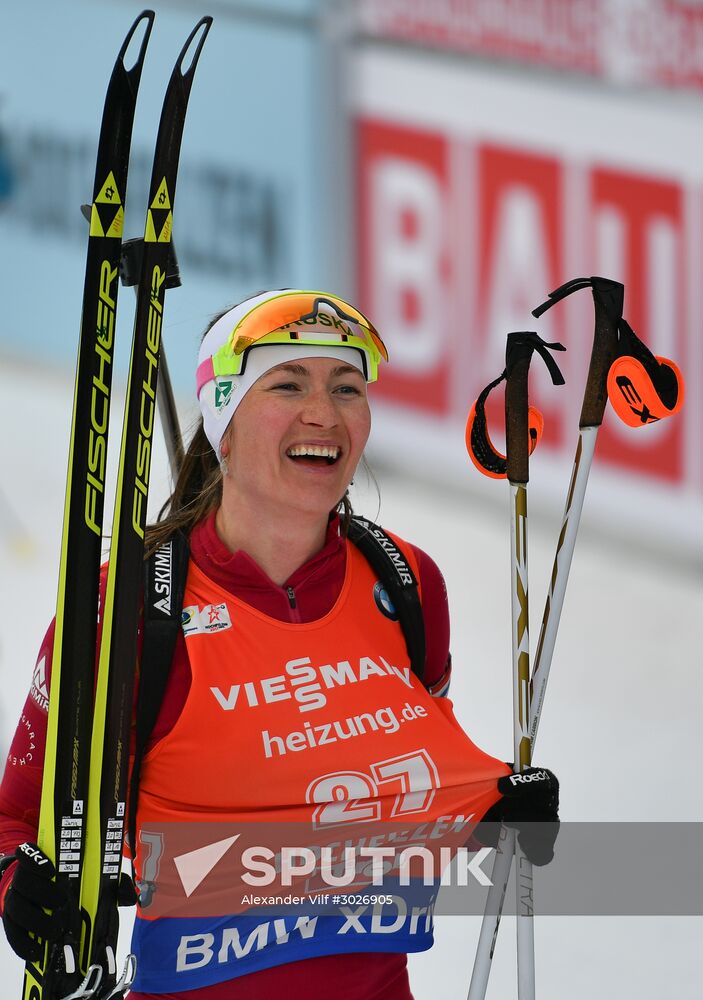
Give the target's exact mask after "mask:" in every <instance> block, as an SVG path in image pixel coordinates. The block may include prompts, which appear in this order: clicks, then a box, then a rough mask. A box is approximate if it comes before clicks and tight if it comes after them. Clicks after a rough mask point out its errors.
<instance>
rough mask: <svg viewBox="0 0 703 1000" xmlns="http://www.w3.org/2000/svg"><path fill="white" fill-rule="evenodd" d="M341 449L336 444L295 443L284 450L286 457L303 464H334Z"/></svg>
mask: <svg viewBox="0 0 703 1000" xmlns="http://www.w3.org/2000/svg"><path fill="white" fill-rule="evenodd" d="M341 453H342V449H341V448H339V447H338V446H337V445H334V444H331V445H318V444H296V445H293V446H292V447H291V448H289V449H288V450H287V452H286V455H287V456H288V458H291V459H293V461H295V462H298V463H300V464H303V465H311V466H314V465H334V464H335V462H337V461H338V459H339V456H340V455H341Z"/></svg>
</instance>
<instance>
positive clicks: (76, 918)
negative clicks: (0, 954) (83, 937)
mask: <svg viewBox="0 0 703 1000" xmlns="http://www.w3.org/2000/svg"><path fill="white" fill-rule="evenodd" d="M15 861H16V862H17V868H16V869H15V872H14V874H13V876H12V881H11V882H10V887H9V889H8V890H7V892H6V894H5V905H4V907H3V914H2V921H3V924H4V925H5V934H6V936H7V940H8V943H9V945H10V947H11V948H12V950H13V951H14V952H15V953H16V954H17V955H19V956H20V958H23V959H24V960H25V961H28V962H36V961H38V960H39V959H40V958H41V956H42V952H43V942H42V943H40V942H39V941H38V940H37V938H42V939H43V940H48V941H58V940H63V939H64V938H65V937H66V936H67V935H71V934H73V935H74V936H76V938H77V937H78V935H80V913H79V910H78V905H77V903H76V902H75V901H74V900H72V899H71V897H70V896H69V893H68V891H67V889H66V887H65V886H64V885H62V884H61V883H58V882H53V881H52V878H53V876H54V874H55V872H56V869H55V868H54V866H53V864H52V863H51V861H50V859H49V858H48V857H47V856H46V854H44V852H43V851H40V850H39V848H38V847H37V845H36V844H20V846H19V847H18V848H17V851H16V852H15V854H12V855H8V856H7V857H5V858H3V859H2V862H0V872H2V871H4V870H5V869H6V868H8V867H9V865H10V864H13V863H14V862H15ZM45 910H49V911H50V912H49V913H46V912H44V911H45ZM30 933H31V934H33V935H35V936H34V937H30Z"/></svg>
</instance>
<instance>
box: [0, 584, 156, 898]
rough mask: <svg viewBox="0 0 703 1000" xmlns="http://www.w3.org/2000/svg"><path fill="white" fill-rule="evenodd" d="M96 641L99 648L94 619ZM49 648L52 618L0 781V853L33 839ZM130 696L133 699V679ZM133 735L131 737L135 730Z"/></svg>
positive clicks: (5, 879)
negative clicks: (0, 780)
mask: <svg viewBox="0 0 703 1000" xmlns="http://www.w3.org/2000/svg"><path fill="white" fill-rule="evenodd" d="M106 580H107V573H106V567H105V566H103V568H102V572H101V576H100V600H101V604H102V601H103V599H104V596H105V586H106ZM97 644H98V646H97V648H98V649H99V648H100V626H99V625H98V634H97ZM140 644H141V628H140V630H139V633H138V639H137V646H138V650H139V647H140ZM53 649H54V622H53V621H52V622H51V624H50V625H49V628H48V629H47V632H46V635H45V636H44V640H43V642H42V644H41V647H40V649H39V655H38V656H37V662H36V664H35V667H34V675H33V677H32V686H31V688H30V691H29V694H28V695H27V700H26V701H25V703H24V708H23V710H22V714H21V715H20V720H19V723H18V725H17V729H16V730H15V735H14V737H13V740H12V743H11V745H10V751H9V753H8V756H7V763H6V766H5V773H4V775H3V778H2V782H0V855H2V854H12V853H13V852H14V851H15V849H16V848H17V846H18V845H19V844H22V843H24V842H25V841H27V840H29V841H32V842H35V843H36V840H37V832H38V829H39V807H40V804H41V788H42V776H43V769H44V757H45V755H46V734H47V722H48V710H49V689H50V685H51V659H52V655H53ZM96 667H97V656H96ZM134 697H135V701H136V683H135V693H134ZM132 740H134V730H133V731H132ZM13 871H14V866H12V867H10V868H9V869H8V870H7V871H6V872H5V873H4V874H3V876H2V878H0V913H1V912H2V901H3V899H4V895H5V892H6V891H7V888H8V886H9V884H10V881H11V880H12V873H13Z"/></svg>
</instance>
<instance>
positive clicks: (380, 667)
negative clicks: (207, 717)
mask: <svg viewBox="0 0 703 1000" xmlns="http://www.w3.org/2000/svg"><path fill="white" fill-rule="evenodd" d="M188 610H190V609H188ZM378 660H379V661H380V662H378V663H377V662H376V660H373V659H372V658H371V657H370V656H361V657H360V658H359V661H358V664H357V666H356V668H354V667H353V666H352V664H351V662H350V661H349V660H340V661H338V662H337V663H336V664H331V663H324V664H322V665H321V666H319V667H317V666H313V665H312V661H311V660H310V657H309V656H303V657H300V658H299V659H295V660H288V662H287V663H286V665H285V666H284V668H283V670H284V673H282V674H275V675H274V676H271V677H264V678H262V679H261V680H258V681H245V682H244V683H243V684H231V685H230V687H229V689H228V690H226V691H223V690H222V689H221V688H219V687H211V688H210V691H211V692H212V694H213V696H214V698H215V700H216V701H217V703H218V705H219V706H220V708H221V709H222V710H223V711H224V712H233V711H234V710H235V708H236V707H237V705H238V704H243V705H247V706H248V707H249V708H257V707H259V706H260V705H262V704H265V705H271V704H273V703H275V702H277V701H286V700H290V699H294V700H295V701H296V702H297V707H298V711H299V712H311V711H313V710H314V709H316V708H322V707H323V706H324V705H326V704H327V695H326V694H325V692H324V690H323V688H327V689H328V690H329V689H331V688H334V687H339V686H342V685H345V684H356V683H358V682H361V681H368V680H370V679H371V678H372V677H383V678H386V677H395V678H396V679H397V680H400V681H401V682H402V683H403V684H404V685H405V686H406V687H408V688H412V686H413V681H412V673H411V670H410V667H396V666H394V665H393V664H391V663H388V661H387V660H386V659H385V657H383V656H379V657H378ZM352 735H356V734H355V733H354V734H352ZM342 738H344V737H342ZM311 745H312V744H311Z"/></svg>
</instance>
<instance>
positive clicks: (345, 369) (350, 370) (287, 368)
mask: <svg viewBox="0 0 703 1000" xmlns="http://www.w3.org/2000/svg"><path fill="white" fill-rule="evenodd" d="M276 372H289V373H290V374H291V375H300V376H305V375H309V374H310V369H309V368H306V367H305V365H301V364H299V363H297V362H294V361H289V362H287V363H284V364H281V365H276V367H275V368H272V369H271V371H270V372H268V373H267V374H270V375H273V374H275V373H276ZM330 374H331V376H332V377H333V378H337V377H338V376H340V375H360V376H361V378H363V377H364V375H363V372H360V371H359V369H358V368H357V367H356V366H355V365H344V364H343V365H337V367H336V368H333V369H332V371H331V373H330Z"/></svg>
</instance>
